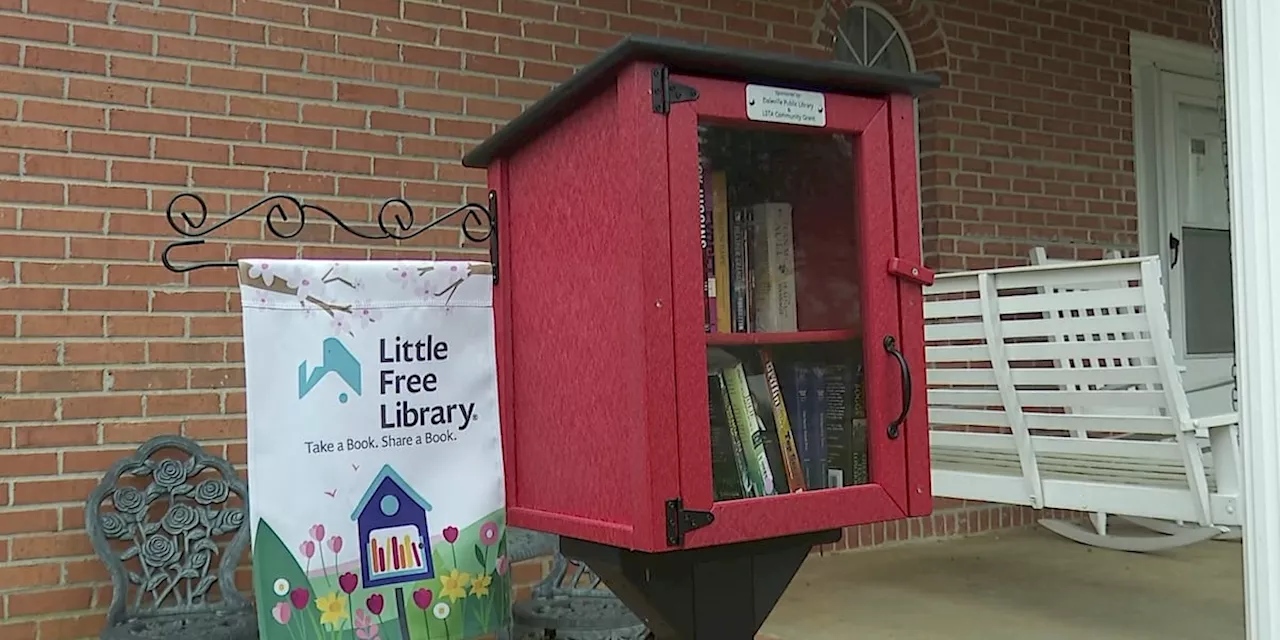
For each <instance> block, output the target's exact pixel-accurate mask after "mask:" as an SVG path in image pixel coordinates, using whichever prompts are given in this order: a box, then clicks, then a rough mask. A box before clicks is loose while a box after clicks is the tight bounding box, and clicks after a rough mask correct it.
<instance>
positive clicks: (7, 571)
mask: <svg viewBox="0 0 1280 640" xmlns="http://www.w3.org/2000/svg"><path fill="white" fill-rule="evenodd" d="M38 513H39V512H35V511H14V512H11V513H9V514H4V515H2V516H0V531H4V529H5V524H6V523H5V521H6V520H9V519H16V517H22V516H28V517H31V518H32V520H31V521H30V523H32V524H37V523H38V524H43V523H44V520H43V519H40V518H37V517H35V516H36V514H38ZM49 513H52V514H53V516H54V518H53V523H54V525H55V526H56V525H57V523H58V518H57V516H58V512H57V511H49ZM23 533H32V532H30V531H24V532H23ZM61 580H62V565H61V564H58V563H56V562H45V563H41V564H21V565H10V566H0V584H3V585H4V586H5V588H7V589H15V590H22V591H26V590H29V589H32V588H33V587H36V588H39V587H51V586H55V585H57V584H58V582H59V581H61ZM3 629H4V627H0V630H3ZM33 631H34V630H33ZM5 637H6V638H19V637H21V636H10V635H6V636H5ZM30 637H32V638H35V637H36V636H35V635H34V634H33V635H31V636H30Z"/></svg>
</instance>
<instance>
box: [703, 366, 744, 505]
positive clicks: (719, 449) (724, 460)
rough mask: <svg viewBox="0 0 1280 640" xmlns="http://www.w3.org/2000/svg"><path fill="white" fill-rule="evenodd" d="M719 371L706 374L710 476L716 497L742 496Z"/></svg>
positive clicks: (726, 498)
mask: <svg viewBox="0 0 1280 640" xmlns="http://www.w3.org/2000/svg"><path fill="white" fill-rule="evenodd" d="M721 384H722V380H721V378H720V376H718V375H714V374H713V375H709V376H707V399H708V405H709V407H708V408H709V410H710V412H711V413H710V416H711V421H710V422H711V478H712V488H713V489H714V491H715V496H716V499H717V500H731V499H734V498H741V497H742V493H741V487H740V486H739V483H738V479H739V477H740V475H739V473H738V468H737V464H736V460H735V459H734V454H733V444H732V438H733V434H732V433H731V432H730V430H729V428H730V427H729V422H728V417H729V416H728V410H729V408H728V407H726V406H725V405H724V394H723V393H722V391H721V388H720V387H721Z"/></svg>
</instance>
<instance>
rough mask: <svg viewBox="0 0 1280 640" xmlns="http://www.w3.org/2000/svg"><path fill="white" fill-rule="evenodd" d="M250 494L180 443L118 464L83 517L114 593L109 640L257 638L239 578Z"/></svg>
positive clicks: (166, 443) (161, 444) (147, 449)
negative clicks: (238, 585) (186, 636)
mask: <svg viewBox="0 0 1280 640" xmlns="http://www.w3.org/2000/svg"><path fill="white" fill-rule="evenodd" d="M162 452H164V453H166V454H167V453H180V454H182V455H181V457H168V456H157V454H160V453H162ZM248 494H249V491H248V487H247V486H246V484H245V483H244V481H242V480H241V479H240V477H239V476H238V475H236V472H235V470H234V469H233V468H232V467H231V465H230V464H229V463H228V462H227V461H226V460H223V459H222V458H219V457H217V456H214V455H210V454H208V453H206V452H205V451H204V449H203V448H201V447H200V445H198V444H196V443H195V442H194V441H192V440H190V439H187V438H184V437H181V436H157V437H155V438H152V439H151V440H149V441H147V442H146V443H144V444H143V445H142V446H140V447H139V448H138V450H137V451H136V452H135V453H134V454H133V455H131V456H129V457H128V458H125V459H122V460H120V461H118V462H116V463H115V464H114V465H113V466H112V467H111V469H110V470H109V471H108V472H107V473H106V474H105V476H104V477H103V479H102V481H101V482H100V483H99V484H98V486H97V487H96V488H95V489H94V490H93V492H92V493H91V494H90V495H89V499H88V502H87V505H86V508H85V524H86V529H87V530H88V534H89V538H90V540H91V541H92V543H93V548H94V551H95V553H97V555H98V557H99V558H101V559H102V561H103V562H104V563H105V564H106V566H107V569H108V570H109V571H110V573H111V581H112V586H113V590H112V595H111V605H110V608H109V609H108V611H107V632H104V637H108V636H109V637H117V636H119V637H151V636H157V637H171V636H173V635H175V632H177V633H176V635H179V636H180V635H183V632H185V633H186V634H193V633H194V634H196V636H192V637H228V638H233V637H234V638H239V637H254V636H253V635H248V634H249V632H250V631H252V632H254V633H256V626H257V624H256V616H255V614H254V609H253V604H252V602H251V601H250V599H249V598H247V597H245V596H244V595H243V594H242V593H240V592H239V591H238V590H237V589H236V586H235V578H234V574H235V570H236V567H237V566H238V565H239V564H240V561H241V559H242V557H243V555H244V552H245V549H246V547H247V545H248V543H249V527H248V526H246V525H245V520H246V518H247V515H248V508H249V501H248V497H249V496H248ZM233 496H235V497H237V498H239V499H240V501H241V504H240V505H234V504H233V503H231V502H229V501H230V500H231V498H232V497H233ZM228 539H229V540H228ZM220 541H221V542H222V545H224V546H221V545H220ZM215 590H216V591H217V593H216V594H215ZM215 595H216V597H213V596H215ZM202 620H204V622H202ZM246 625H248V627H247V628H245V627H246ZM112 630H116V631H117V633H109V632H111V631H112ZM201 634H203V635H201Z"/></svg>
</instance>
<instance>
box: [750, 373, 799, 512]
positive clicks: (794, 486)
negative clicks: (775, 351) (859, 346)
mask: <svg viewBox="0 0 1280 640" xmlns="http://www.w3.org/2000/svg"><path fill="white" fill-rule="evenodd" d="M760 361H761V364H762V365H763V367H764V378H765V383H766V384H767V385H768V392H769V405H770V409H771V410H772V412H773V425H774V429H775V430H776V432H777V436H778V444H779V447H780V449H781V453H782V466H783V470H784V472H785V473H786V478H787V487H788V489H790V490H791V491H793V492H794V491H804V490H805V489H806V488H807V484H806V483H805V474H804V467H803V466H801V464H800V454H799V452H798V451H796V441H795V436H794V434H793V433H792V429H791V419H790V417H789V416H788V415H787V406H786V401H785V400H784V399H783V395H782V385H781V383H780V382H779V381H778V371H777V368H776V367H775V366H774V363H773V357H772V356H771V355H770V353H769V350H768V349H761V350H760Z"/></svg>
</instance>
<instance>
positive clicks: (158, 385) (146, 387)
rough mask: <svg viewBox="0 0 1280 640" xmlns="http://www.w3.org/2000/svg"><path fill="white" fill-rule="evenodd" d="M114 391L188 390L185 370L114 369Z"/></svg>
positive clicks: (112, 371) (112, 372)
mask: <svg viewBox="0 0 1280 640" xmlns="http://www.w3.org/2000/svg"><path fill="white" fill-rule="evenodd" d="M109 380H110V385H111V389H112V390H113V391H156V390H169V389H186V388H187V371H186V370H185V369H112V370H111V371H110V376H109Z"/></svg>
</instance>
